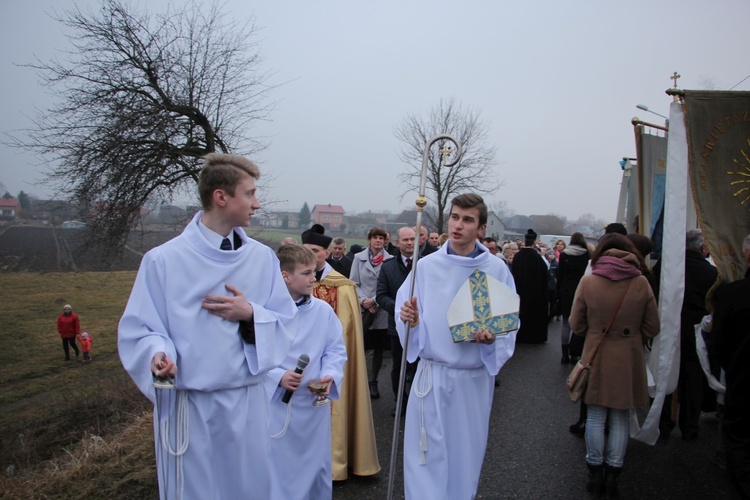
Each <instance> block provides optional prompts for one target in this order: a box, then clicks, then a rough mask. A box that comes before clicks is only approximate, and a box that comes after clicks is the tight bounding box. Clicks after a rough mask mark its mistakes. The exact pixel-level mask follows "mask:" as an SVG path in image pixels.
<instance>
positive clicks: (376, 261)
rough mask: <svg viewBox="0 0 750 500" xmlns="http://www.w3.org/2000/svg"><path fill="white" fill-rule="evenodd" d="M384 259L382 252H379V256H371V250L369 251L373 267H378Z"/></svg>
mask: <svg viewBox="0 0 750 500" xmlns="http://www.w3.org/2000/svg"><path fill="white" fill-rule="evenodd" d="M384 258H385V252H383V251H382V250H381V251H380V253H379V254H377V255H373V254H372V249H370V262H371V263H372V265H373V267H375V266H379V265H380V264H381V263H382V262H383V259H384Z"/></svg>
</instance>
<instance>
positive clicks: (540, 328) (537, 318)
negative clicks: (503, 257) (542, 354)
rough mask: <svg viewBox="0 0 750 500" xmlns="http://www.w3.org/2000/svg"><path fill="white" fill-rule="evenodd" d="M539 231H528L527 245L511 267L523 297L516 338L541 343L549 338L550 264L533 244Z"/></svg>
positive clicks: (517, 289) (526, 341) (521, 340)
mask: <svg viewBox="0 0 750 500" xmlns="http://www.w3.org/2000/svg"><path fill="white" fill-rule="evenodd" d="M536 237H537V235H536V233H535V232H534V230H533V229H529V230H528V231H527V232H526V245H525V246H524V248H522V249H521V250H519V251H518V253H517V254H516V255H515V257H513V263H512V265H511V270H512V272H513V279H514V280H515V282H516V292H517V293H518V295H519V296H520V297H521V307H520V310H519V314H518V315H519V319H520V321H521V328H519V329H518V336H517V337H516V342H521V343H526V344H542V343H544V342H547V300H548V298H547V265H546V264H545V263H544V259H543V258H542V256H541V255H539V252H537V251H536V249H535V248H534V244H535V243H536Z"/></svg>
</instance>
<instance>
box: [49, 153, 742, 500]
mask: <svg viewBox="0 0 750 500" xmlns="http://www.w3.org/2000/svg"><path fill="white" fill-rule="evenodd" d="M259 176H260V172H259V170H258V168H257V166H255V164H253V163H252V162H250V161H249V160H247V159H246V158H243V157H239V156H234V155H223V154H211V155H208V156H207V157H206V159H205V163H204V166H203V168H202V170H201V174H200V180H199V191H200V195H201V203H202V206H203V210H202V211H201V212H199V213H198V214H196V216H195V217H194V218H193V220H192V221H191V222H190V223H189V224H188V226H187V227H186V229H185V231H184V232H183V233H182V234H181V235H180V236H178V237H177V238H175V239H173V240H171V241H169V242H167V243H165V244H163V245H161V246H159V247H157V248H155V249H153V250H151V251H150V252H148V253H147V254H146V255H145V256H144V259H143V262H142V264H141V267H140V270H139V272H138V275H137V278H136V281H135V284H134V287H133V291H132V294H131V297H130V300H129V302H128V305H127V307H126V309H125V313H124V315H123V317H122V319H121V321H120V326H119V335H118V348H119V353H120V356H121V359H122V362H123V365H124V366H125V368H126V370H127V371H128V372H129V374H130V375H131V377H132V378H133V380H134V381H135V382H136V384H137V385H138V386H139V388H140V389H141V391H142V392H143V393H144V394H145V395H146V396H147V397H148V398H149V399H151V400H152V401H153V402H154V403H155V408H156V413H155V415H156V416H155V421H154V432H155V439H156V448H157V470H158V474H159V479H160V482H159V484H160V494H161V496H162V498H175V497H187V498H247V497H252V498H278V499H288V498H331V495H332V481H336V480H345V479H347V477H348V474H350V473H351V474H354V475H358V476H372V475H375V474H377V473H378V472H379V471H380V464H379V462H378V456H377V449H376V443H375V435H374V425H373V416H372V407H371V399H376V398H379V397H381V387H380V386H379V382H378V381H379V377H378V375H379V372H380V371H381V368H382V366H383V351H384V350H386V349H390V351H391V355H392V358H393V360H392V369H391V372H390V379H391V391H392V397H393V400H394V402H395V400H396V399H397V397H398V395H399V394H398V391H399V388H400V382H401V381H402V380H403V381H404V384H403V385H404V394H403V399H404V402H405V404H404V406H403V407H402V411H403V413H404V415H405V427H404V435H403V463H404V489H405V495H406V497H407V498H450V499H454V498H455V499H458V498H473V497H474V496H475V494H476V490H477V487H478V484H479V479H480V474H481V469H482V464H483V461H484V454H485V449H486V445H487V438H488V432H489V422H490V410H491V407H492V399H493V395H494V386H495V383H496V376H497V374H498V372H499V371H500V369H501V368H502V366H503V365H504V364H505V363H506V362H507V361H508V359H509V358H510V357H511V356H512V355H513V353H514V350H515V346H516V343H517V342H518V343H521V342H525V343H543V342H546V341H547V329H548V325H549V323H550V322H551V321H555V320H557V319H560V320H561V321H562V323H561V328H560V330H561V338H560V345H561V346H562V347H561V348H562V358H561V362H562V363H563V364H569V363H575V362H577V361H579V360H580V361H581V362H584V363H585V364H586V365H588V366H589V367H590V370H589V372H590V376H589V382H588V387H587V390H586V392H585V395H584V397H583V399H582V402H581V417H580V420H579V422H577V423H576V424H574V425H573V426H571V429H570V430H571V431H572V432H575V433H580V434H581V435H584V436H585V440H586V449H587V453H586V457H585V461H586V464H587V466H588V468H589V477H588V479H587V488H588V489H589V491H591V492H592V494H594V495H600V494H601V495H607V496H609V497H611V496H614V495H616V493H617V481H618V478H619V476H620V473H621V471H622V470H623V467H624V464H625V456H626V451H627V444H628V415H629V411H630V410H631V409H632V408H636V407H641V406H646V405H648V404H649V402H650V400H649V394H648V390H647V381H646V369H645V360H644V346H649V345H650V342H651V339H653V338H654V337H655V336H656V335H658V334H659V324H660V323H659V317H658V312H657V298H658V294H659V284H658V276H659V273H658V269H656V270H655V272H652V271H651V270H650V269H649V267H648V266H647V265H646V257H647V253H648V252H649V251H650V250H649V244H650V242H649V241H647V240H648V238H645V237H641V236H640V235H628V234H627V231H626V230H625V227H624V226H623V225H622V224H610V225H609V226H608V227H607V234H605V236H604V237H602V238H601V239H600V240H599V241H598V244H597V245H596V246H595V245H593V244H592V243H590V242H589V241H587V240H586V239H585V238H584V237H583V235H581V234H580V233H574V234H573V235H571V237H570V241H569V243H567V244H566V242H565V241H563V240H560V241H557V242H556V243H555V244H554V245H553V246H551V247H548V246H547V245H544V244H542V243H541V242H539V241H538V236H537V234H536V233H535V232H534V231H533V230H531V229H530V230H529V231H527V233H526V234H525V235H524V237H523V238H522V239H520V240H514V241H505V242H502V243H498V242H497V241H496V240H495V239H493V238H490V237H485V234H484V232H485V229H486V222H487V207H486V205H485V203H484V200H483V199H482V198H481V197H480V196H478V195H476V194H472V193H466V194H462V195H459V196H457V197H455V198H454V199H453V200H452V203H451V207H450V214H449V218H448V232H447V233H445V234H439V233H438V232H437V231H433V232H430V231H429V230H428V228H427V227H425V226H421V227H414V228H412V227H401V228H399V229H398V231H397V232H396V233H395V234H394V235H393V236H395V239H394V240H391V236H392V235H391V234H390V233H389V232H388V231H386V230H384V229H383V228H379V227H373V228H372V229H371V230H370V231H369V233H368V235H367V242H368V245H367V247H359V246H357V245H352V246H351V247H350V248H349V252H348V253H347V252H346V250H347V247H346V241H345V240H344V239H343V238H333V237H331V236H330V235H328V234H326V232H325V228H324V227H323V226H320V225H317V224H316V225H313V226H312V227H310V228H309V229H306V230H305V231H304V232H302V234H301V243H298V242H297V240H296V238H289V239H288V240H286V241H284V242H282V245H281V246H280V248H279V250H278V252H274V251H273V250H271V249H270V248H268V247H266V246H264V245H262V244H260V243H258V242H257V241H255V240H253V239H251V238H249V237H248V236H247V235H246V233H245V231H244V230H243V228H244V227H247V226H248V225H249V223H250V218H251V216H252V215H253V213H254V212H255V210H257V209H258V208H259V207H260V204H259V203H258V200H257V196H256V187H255V181H256V180H257V179H258V178H259ZM644 238H645V239H644ZM687 247H688V252H690V253H689V256H690V257H691V259H688V261H687V262H688V263H687V264H686V271H687V272H686V294H685V304H684V305H683V322H685V323H689V325H687V324H683V334H682V345H683V351H687V352H683V354H682V356H683V357H684V362H683V364H682V365H681V369H680V390H679V393H678V394H675V395H674V396H673V398H674V399H673V401H674V402H675V404H676V406H677V407H679V408H680V410H679V417H678V418H677V421H678V423H679V428H680V430H681V433H682V438H683V439H686V440H689V439H696V438H697V436H698V432H699V429H697V425H698V422H697V420H696V418H695V411H696V408H697V411H698V413H699V411H700V408H701V404H702V403H703V400H702V399H701V397H700V396H701V395H702V394H706V393H704V392H703V386H702V383H703V382H704V380H703V379H702V378H701V376H702V372H701V371H700V366H698V369H697V370H696V369H695V368H696V367H695V366H694V363H693V360H692V357H691V356H692V354H694V352H693V353H690V352H689V351H690V349H691V347H692V349H693V351H694V350H695V345H694V343H693V344H689V339H687V338H686V337H688V336H689V335H688V334H687V329H688V326H690V328H691V329H692V325H694V324H695V323H694V322H695V321H696V318H697V320H698V322H700V319H701V318H702V316H703V315H705V314H706V313H707V311H706V309H705V298H706V295H707V292H708V287H707V285H709V282H710V281H711V276H712V274H711V272H709V270H708V268H707V267H705V266H711V265H710V264H709V263H708V261H706V260H705V257H706V252H705V242H704V241H703V239H702V236H701V235H700V231H697V232H696V231H691V232H688V235H687ZM742 249H743V251H744V252H745V253H744V255H745V258H746V261H747V263H748V267H750V236H749V237H748V238H746V240H745V242H744V243H743V247H742ZM692 257H695V258H696V259H697V260H695V261H693V260H692ZM415 261H416V262H417V263H418V266H419V272H417V273H416V274H414V268H413V266H414V262H415ZM693 265H695V266H696V267H695V268H693V267H689V266H693ZM713 272H714V273H715V269H714V270H713ZM688 275H689V276H690V277H688ZM477 276H479V277H487V279H492V281H493V282H499V283H500V284H502V286H503V287H505V288H506V289H508V290H510V291H512V292H513V293H517V294H518V297H520V306H519V308H518V313H517V316H518V318H517V320H518V321H519V322H520V327H518V326H516V327H513V328H512V329H510V330H507V329H506V331H490V330H489V329H488V327H487V326H486V323H480V322H477V323H476V325H478V326H473V327H472V331H471V336H470V338H469V341H467V342H458V343H456V342H455V341H454V340H453V338H452V336H451V326H450V325H449V324H448V321H447V320H446V311H448V310H449V309H450V308H451V307H452V304H453V301H454V299H455V297H456V296H457V294H458V293H459V291H460V290H463V288H462V287H464V286H465V284H466V283H468V282H469V281H470V280H471V279H477ZM713 277H714V279H715V274H713ZM748 282H749V281H748V277H747V276H746V278H745V280H743V282H742V283H733V284H731V285H726V287H724V288H720V289H719V292H717V294H716V295H715V297H716V314H715V321H714V328H713V330H712V332H711V334H710V336H711V337H710V342H709V344H710V347H711V349H712V351H711V352H712V353H715V354H716V358H715V359H717V361H718V364H717V367H718V366H719V365H720V366H721V368H723V369H724V371H725V374H726V384H727V393H726V395H725V400H724V402H723V405H724V408H725V412H724V422H723V428H724V430H725V437H726V439H725V444H726V446H725V449H726V463H727V466H728V467H729V470H730V471H731V472H732V476H733V477H734V478H735V479H736V484H737V487H738V491H744V492H745V494H747V491H748V490H747V489H746V488H747V481H748V478H749V477H750V473H748V446H747V443H748V429H749V428H750V426H749V425H748V405H747V394H748V391H747V387H748V385H747V384H748V371H747V362H746V361H747V359H748V358H747V356H748V353H747V349H748V348H749V347H748V340H747V339H748V336H747V334H746V333H747V325H748V321H747V320H748V314H749V313H748V309H749V308H750V306H748V303H747V302H748V299H747V297H750V294H748V293H747V286H748V285H747V283H748ZM729 287H731V288H729ZM742 287H744V288H742ZM412 288H413V291H414V293H413V295H412V293H411V291H412ZM472 293H473V292H472ZM738 294H739V295H738ZM738 297H741V299H738ZM701 307H703V308H701ZM71 313H72V311H71ZM699 315H700V316H699ZM743 320H744V322H743ZM64 321H67V322H70V319H69V317H68V319H67V320H64ZM743 328H744V330H742V332H740V331H739V330H741V329H743ZM65 331H66V335H68V333H67V332H68V330H65ZM62 333H63V332H62V331H61V335H62ZM64 338H65V337H64ZM693 342H694V337H693ZM69 345H70V343H69V342H68V343H65V341H64V347H65V349H66V355H67V349H68V346H69ZM73 346H75V343H73ZM367 349H371V350H372V351H373V355H372V357H371V364H370V366H369V369H368V366H367V361H366V360H367V357H366V356H365V350H367ZM76 352H77V351H76ZM404 357H405V358H406V360H405V362H404V363H402V359H403V358H404ZM402 365H404V366H406V370H405V373H401V366H402ZM155 381H156V383H155ZM313 382H314V384H313ZM311 384H313V385H311ZM457 387H460V390H455V388H457ZM300 389H303V390H300ZM308 389H309V391H307V390H308ZM163 391H167V394H169V395H175V397H168V398H166V399H165V398H164V397H163V396H164V392H163ZM160 395H161V396H162V397H161V398H160ZM325 398H329V399H330V400H332V402H331V403H330V405H326V406H316V405H317V404H319V400H320V399H325ZM165 401H167V402H168V403H165ZM326 403H327V400H326ZM322 404H325V403H322ZM673 406H675V405H665V412H664V415H663V420H664V422H663V426H662V427H663V432H665V433H666V434H667V435H668V432H666V431H667V430H669V431H671V428H670V427H669V422H673V421H674V420H675V419H674V417H673V416H672V415H671V414H670V412H669V410H670V409H671V408H672V407H673ZM393 414H394V417H396V418H400V416H399V415H396V408H395V406H394V411H393ZM175 422H176V423H177V424H176V425H175ZM170 423H171V424H170ZM186 436H189V442H188V439H187V437H186ZM292 470H293V473H292V472H290V471H292ZM742 488H745V489H744V490H743V489H742Z"/></svg>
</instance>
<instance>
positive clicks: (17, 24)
mask: <svg viewBox="0 0 750 500" xmlns="http://www.w3.org/2000/svg"><path fill="white" fill-rule="evenodd" d="M164 3H165V2H159V1H149V2H147V3H146V2H141V5H148V6H149V8H150V9H151V10H155V9H157V8H158V7H159V6H160V5H164ZM53 5H54V6H55V8H58V9H59V8H61V7H69V6H72V5H73V2H72V1H70V0H60V1H52V0H4V1H3V2H2V3H0V47H2V48H0V51H1V55H0V68H2V72H3V77H2V79H0V99H2V110H3V113H2V114H1V115H0V131H3V132H7V131H10V130H14V129H19V128H23V127H24V126H28V125H29V118H28V117H29V116H33V114H34V108H35V107H44V106H45V105H47V104H48V103H49V102H51V101H50V99H52V96H50V95H48V92H47V90H46V89H44V88H41V87H40V86H39V85H38V83H37V81H36V76H35V75H34V73H33V71H31V70H29V69H27V68H19V67H16V66H14V65H13V63H29V62H33V61H34V57H35V56H36V57H39V58H40V59H42V60H48V59H49V58H50V57H52V56H54V55H55V54H56V51H57V50H61V49H65V48H66V47H67V42H66V40H65V38H64V36H63V29H62V26H60V25H58V24H57V23H55V22H54V21H52V20H51V19H50V18H49V17H48V16H47V15H46V14H45V12H50V11H51V8H52V6H53ZM79 5H95V2H93V1H80V2H79ZM225 10H226V11H227V12H229V13H230V14H231V16H232V17H234V18H237V19H247V18H250V17H251V16H253V15H254V16H255V22H256V24H257V25H258V26H260V27H262V28H263V29H262V31H261V32H260V36H261V39H260V52H261V54H262V56H263V63H262V69H263V70H266V71H269V72H272V73H273V77H272V82H274V83H279V84H283V85H281V86H280V87H279V88H278V89H277V90H275V91H274V93H273V94H272V95H271V98H272V99H273V100H275V101H278V102H277V104H276V108H275V110H274V111H273V113H272V114H271V120H272V121H270V122H268V123H263V124H261V125H260V126H258V127H257V128H256V130H255V131H254V133H255V134H256V135H259V136H266V137H269V138H270V139H271V144H270V146H269V148H268V149H267V150H266V151H264V152H263V153H262V154H261V155H260V156H259V157H257V158H254V159H255V160H256V161H257V162H258V163H259V164H260V166H261V170H262V171H263V172H273V173H274V174H275V175H276V176H277V178H276V179H275V180H274V181H273V183H272V185H271V186H270V187H269V189H270V190H271V193H270V195H271V197H272V198H275V199H277V200H281V201H280V203H278V204H277V205H275V206H274V208H278V209H281V208H289V209H291V210H298V209H299V208H300V207H301V206H302V204H303V203H304V202H308V203H309V204H310V206H311V207H312V205H313V204H315V203H331V204H339V205H343V207H344V208H345V209H346V210H347V211H348V212H350V213H351V212H359V211H363V210H368V209H371V210H373V211H380V210H385V209H387V210H391V211H394V212H396V211H399V210H401V209H402V208H413V206H414V199H415V198H416V192H415V193H414V194H413V195H412V194H408V195H407V196H406V197H404V199H403V200H401V199H400V195H401V193H402V186H401V182H400V181H399V178H398V174H399V173H400V172H402V171H403V170H404V169H405V168H406V167H405V165H403V164H402V163H401V162H400V160H399V158H398V152H399V150H400V148H402V145H401V143H400V142H399V141H398V140H397V139H396V138H395V137H394V133H393V131H394V128H395V127H396V126H397V125H398V124H399V123H400V122H401V121H402V120H403V119H404V118H405V117H406V116H407V115H408V114H414V113H417V114H420V113H421V114H426V113H427V112H428V111H429V110H430V108H431V107H433V106H435V105H436V104H437V103H438V102H439V100H440V99H441V98H443V99H450V98H455V99H456V101H457V102H460V103H462V104H463V105H464V106H467V107H470V108H473V109H475V110H477V111H480V112H481V116H482V118H483V120H484V121H486V122H487V123H488V124H489V126H490V131H489V134H488V138H489V140H488V143H489V144H490V145H492V146H494V147H495V148H496V150H497V155H496V159H497V165H496V167H495V168H496V172H497V178H498V180H500V181H502V182H503V185H502V187H501V188H500V189H499V190H498V191H497V192H496V193H495V194H494V196H492V197H489V198H488V201H489V202H490V203H491V202H493V201H495V200H504V201H506V202H507V204H508V206H509V208H510V209H511V210H512V211H514V212H516V213H519V214H525V215H529V214H548V213H555V214H561V215H564V216H566V217H568V218H571V219H575V218H577V217H578V216H580V215H581V214H583V213H586V212H588V213H592V214H594V215H595V216H596V217H599V218H603V219H606V220H612V219H613V217H614V215H615V211H616V208H617V197H618V195H619V183H620V179H621V170H620V167H619V164H618V162H619V160H621V159H622V158H623V157H634V156H635V143H634V134H633V127H632V125H631V123H630V120H631V118H633V117H634V116H639V117H640V118H641V119H644V120H648V121H652V122H654V123H658V124H663V119H662V118H660V117H658V116H655V115H653V114H650V113H647V112H644V111H641V110H639V109H636V107H635V106H636V104H645V105H647V106H649V107H650V108H651V109H652V110H653V111H656V112H658V113H661V114H663V115H667V114H668V108H669V103H670V101H671V98H670V97H669V96H667V95H666V94H665V93H664V91H665V90H666V89H667V88H668V87H670V86H671V85H672V81H671V80H670V79H669V77H670V76H671V75H672V73H673V72H674V71H677V72H678V73H679V74H680V75H682V78H680V79H679V81H678V86H679V87H680V88H684V89H701V88H714V89H717V90H718V89H729V88H731V87H733V86H735V85H736V84H738V83H739V82H740V81H742V80H743V79H744V78H745V77H747V76H748V75H750V59H749V58H748V56H747V48H748V47H750V30H748V29H747V21H748V19H750V2H747V1H741V0H728V1H723V2H718V3H715V4H714V3H708V2H705V1H693V0H690V1H682V2H653V1H640V0H638V1H629V2H595V1H577V0H573V1H568V2H552V1H545V2H504V1H503V2H499V1H498V2H480V1H463V2H443V1H429V2H427V1H412V2H395V1H393V2H391V1H385V2H367V3H365V2H351V1H348V2H346V1H336V2H332V1H320V2H309V1H274V2H246V1H242V0H230V1H229V2H227V3H226V4H225ZM735 89H736V90H750V79H748V80H745V81H744V82H743V83H742V84H740V85H738V86H737V87H736V88H735ZM44 169H45V166H44V165H43V164H40V161H39V160H38V159H36V158H34V157H32V156H30V155H28V154H26V153H21V152H18V151H13V150H10V149H9V148H8V147H6V146H3V145H0V183H2V184H4V185H5V186H6V187H7V189H8V190H9V191H10V192H11V193H12V194H13V195H15V194H17V193H18V191H20V190H23V191H25V192H26V193H30V194H34V195H37V196H40V197H45V198H46V197H50V196H52V194H53V193H51V192H50V191H49V190H48V189H47V188H45V187H43V186H40V185H37V183H36V181H37V180H38V179H40V178H42V177H43V173H44Z"/></svg>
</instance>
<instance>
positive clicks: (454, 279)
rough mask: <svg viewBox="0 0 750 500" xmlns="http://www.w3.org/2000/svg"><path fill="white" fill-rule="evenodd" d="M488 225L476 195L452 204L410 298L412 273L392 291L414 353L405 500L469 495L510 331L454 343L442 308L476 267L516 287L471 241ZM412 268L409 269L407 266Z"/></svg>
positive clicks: (508, 352)
mask: <svg viewBox="0 0 750 500" xmlns="http://www.w3.org/2000/svg"><path fill="white" fill-rule="evenodd" d="M486 223H487V206H486V205H485V204H484V200H483V199H482V197H481V196H479V195H476V194H471V193H470V194H463V195H460V196H457V197H455V198H454V199H453V200H452V202H451V211H450V219H449V221H448V227H449V235H450V240H449V241H448V242H446V244H445V245H443V246H442V247H441V248H440V250H438V251H437V252H436V253H433V254H431V255H429V256H427V257H425V258H424V259H423V260H422V259H420V260H419V261H418V266H417V268H416V283H415V288H414V297H413V298H412V300H409V299H410V297H409V289H410V283H411V275H410V276H409V277H407V279H406V281H405V282H404V284H403V285H402V286H401V288H400V289H399V291H398V294H397V297H396V303H398V304H403V305H402V306H401V310H400V315H399V318H398V319H397V321H396V328H397V330H398V333H399V336H400V338H401V342H402V344H403V343H404V341H405V336H406V323H411V325H412V327H411V332H410V337H409V345H408V349H407V347H406V346H405V347H404V348H405V350H407V359H408V361H410V362H413V361H415V360H416V359H417V357H419V358H420V362H419V368H418V369H417V374H416V375H415V377H414V381H413V384H412V388H411V394H410V395H409V402H408V406H407V410H406V424H405V428H404V487H405V493H406V498H407V499H416V498H451V499H470V498H474V496H475V495H476V491H477V486H478V484H479V476H480V473H481V470H482V462H483V460H484V452H485V448H486V445H487V433H488V430H489V420H490V410H491V408H492V397H493V391H494V379H495V375H496V374H497V373H498V372H499V371H500V368H501V367H502V366H503V364H505V362H506V361H507V360H508V359H510V357H511V356H512V355H513V351H514V348H515V340H516V331H515V330H514V331H511V332H507V333H505V334H503V335H498V336H497V337H495V336H493V335H492V334H491V333H489V332H487V331H485V330H481V331H476V332H475V333H474V342H472V343H469V342H464V343H454V342H453V339H452V336H451V332H450V328H449V325H448V320H447V317H446V311H447V310H448V309H449V308H450V305H451V303H452V301H453V299H454V298H455V296H456V294H457V292H458V291H459V289H460V288H461V286H462V285H463V284H464V282H465V281H466V280H467V279H468V278H469V276H470V275H471V274H472V273H473V272H474V271H475V270H477V269H479V270H480V271H483V272H484V273H486V274H487V275H489V276H492V277H494V278H496V279H497V280H498V281H500V282H501V283H503V284H505V285H506V286H508V288H510V290H512V291H513V292H515V285H514V283H513V277H512V275H511V273H510V271H509V270H508V266H507V265H505V263H504V262H502V261H501V260H500V259H496V258H495V257H494V256H493V255H492V254H491V253H490V252H489V251H487V249H486V248H485V247H484V246H483V245H482V244H480V243H479V242H478V241H477V236H478V235H479V234H480V233H481V232H482V231H484V229H485V227H486ZM412 272H415V271H412Z"/></svg>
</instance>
